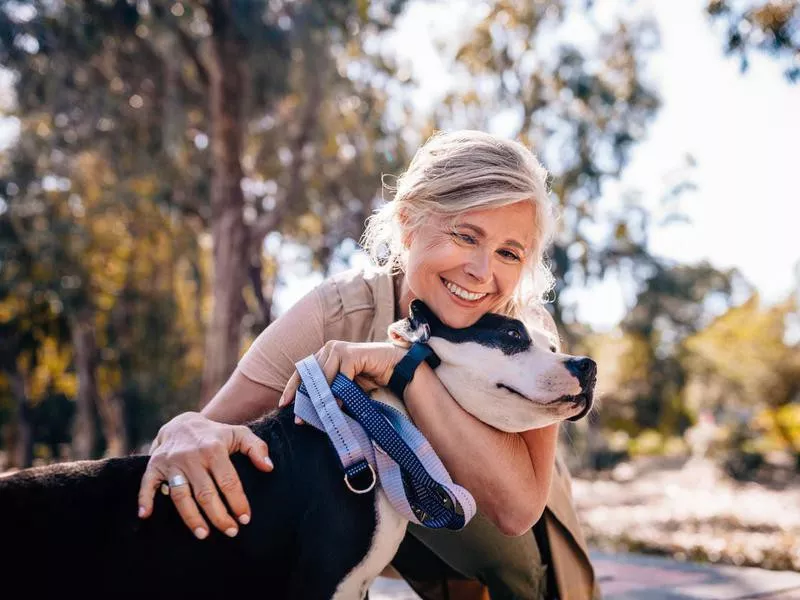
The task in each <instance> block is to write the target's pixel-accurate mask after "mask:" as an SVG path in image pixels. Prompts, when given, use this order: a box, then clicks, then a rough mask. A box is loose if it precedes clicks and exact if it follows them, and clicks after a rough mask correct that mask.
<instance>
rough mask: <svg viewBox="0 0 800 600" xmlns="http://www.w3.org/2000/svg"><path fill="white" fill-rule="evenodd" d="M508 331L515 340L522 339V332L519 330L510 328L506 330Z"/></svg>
mask: <svg viewBox="0 0 800 600" xmlns="http://www.w3.org/2000/svg"><path fill="white" fill-rule="evenodd" d="M506 333H507V334H508V335H510V336H511V337H512V338H514V339H515V340H519V339H522V334H521V333H520V332H519V331H517V330H516V329H509V330H508V331H506Z"/></svg>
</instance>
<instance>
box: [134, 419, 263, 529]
mask: <svg viewBox="0 0 800 600" xmlns="http://www.w3.org/2000/svg"><path fill="white" fill-rule="evenodd" d="M234 452H241V453H242V454H247V455H248V456H249V457H250V460H252V461H253V464H254V465H255V466H256V468H258V469H260V470H262V471H271V470H272V468H273V465H272V462H271V461H270V458H269V450H268V448H267V444H266V443H265V442H264V441H263V440H262V439H261V438H259V437H258V436H257V435H256V434H254V433H253V432H252V431H250V429H248V428H247V427H245V426H243V425H226V424H224V423H217V422H216V421H212V420H210V419H207V418H206V417H204V416H203V415H201V414H200V413H194V412H188V413H184V414H182V415H178V416H177V417H175V418H174V419H172V420H171V421H169V422H168V423H167V424H166V425H164V426H163V427H162V428H161V430H160V431H159V432H158V435H157V436H156V439H155V440H154V441H153V444H152V446H151V447H150V454H151V456H150V462H148V464H147V469H146V470H145V473H144V476H143V477H142V483H141V486H140V488H139V517H140V518H147V517H149V516H150V514H151V513H152V510H153V497H154V496H155V492H156V490H157V489H158V488H159V487H160V486H161V484H162V483H163V482H165V481H168V480H169V478H170V477H175V476H176V475H183V476H184V477H185V478H186V480H187V481H188V484H183V485H178V486H173V487H172V488H170V491H169V495H170V498H172V501H173V503H174V504H175V507H176V508H177V509H178V513H179V514H180V516H181V518H182V519H183V521H184V523H186V525H188V526H189V528H190V529H191V530H192V531H193V532H194V534H195V536H196V537H198V538H199V539H203V538H205V537H206V536H208V525H207V523H206V521H205V519H203V516H202V515H201V513H200V510H199V508H198V506H197V505H198V504H199V505H200V507H202V509H203V512H204V513H205V514H206V516H207V517H208V518H209V519H210V520H211V522H212V523H213V524H214V526H215V527H216V528H217V529H219V530H220V531H224V532H225V533H226V534H227V535H228V536H230V537H233V536H235V535H236V534H237V533H238V531H239V527H238V524H237V522H236V520H234V518H233V517H232V516H231V515H230V514H228V511H227V509H226V507H225V504H224V503H223V502H222V499H221V498H220V497H219V493H218V491H217V488H219V490H221V491H222V493H223V494H225V500H226V501H227V502H228V506H230V508H231V510H232V511H233V513H234V515H236V518H237V520H238V521H239V523H241V524H242V525H246V524H247V523H249V522H250V504H249V503H248V501H247V497H246V496H245V495H244V490H243V489H242V484H241V481H239V476H238V475H237V473H236V469H234V467H233V464H232V463H231V460H230V455H231V454H232V453H234ZM193 494H194V495H193Z"/></svg>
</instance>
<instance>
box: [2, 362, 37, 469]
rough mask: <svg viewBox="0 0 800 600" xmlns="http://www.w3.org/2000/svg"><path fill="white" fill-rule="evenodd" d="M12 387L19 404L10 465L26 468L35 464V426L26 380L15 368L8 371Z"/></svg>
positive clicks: (12, 392)
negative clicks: (26, 389)
mask: <svg viewBox="0 0 800 600" xmlns="http://www.w3.org/2000/svg"><path fill="white" fill-rule="evenodd" d="M7 375H8V379H9V384H10V387H11V395H12V396H13V397H14V400H15V401H16V405H17V411H16V419H15V424H14V425H15V426H14V427H13V446H12V448H11V456H10V457H9V458H10V461H9V465H8V466H9V467H17V468H19V469H25V468H27V467H30V466H31V465H32V464H33V426H32V424H31V419H30V416H31V415H30V412H31V409H30V404H28V398H27V395H26V394H25V380H24V378H23V377H22V374H21V373H20V372H19V371H17V370H14V371H13V372H11V373H7Z"/></svg>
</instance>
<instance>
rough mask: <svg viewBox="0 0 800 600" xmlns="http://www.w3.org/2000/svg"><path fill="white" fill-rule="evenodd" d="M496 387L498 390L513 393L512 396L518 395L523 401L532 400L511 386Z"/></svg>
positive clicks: (497, 385)
mask: <svg viewBox="0 0 800 600" xmlns="http://www.w3.org/2000/svg"><path fill="white" fill-rule="evenodd" d="M495 387H497V388H498V389H503V390H508V391H509V392H511V393H512V394H516V395H517V396H519V397H520V398H522V399H523V400H530V398H528V397H527V396H526V395H525V394H523V393H522V392H520V391H519V390H515V389H514V388H512V387H511V386H510V385H506V384H505V383H496V384H495Z"/></svg>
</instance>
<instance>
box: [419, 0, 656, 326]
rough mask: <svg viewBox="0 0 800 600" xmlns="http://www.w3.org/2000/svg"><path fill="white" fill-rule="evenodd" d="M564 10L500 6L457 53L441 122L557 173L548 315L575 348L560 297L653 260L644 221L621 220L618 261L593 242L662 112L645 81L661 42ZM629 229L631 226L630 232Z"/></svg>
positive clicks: (511, 2) (627, 25) (640, 26)
mask: <svg viewBox="0 0 800 600" xmlns="http://www.w3.org/2000/svg"><path fill="white" fill-rule="evenodd" d="M567 20H571V21H575V20H582V21H583V23H584V24H586V25H588V27H589V28H592V27H594V30H593V31H594V34H595V39H594V41H593V42H592V43H591V44H586V45H583V46H577V45H575V44H574V43H571V42H570V37H569V36H568V35H562V34H561V32H562V31H563V30H564V29H565V28H563V26H564V24H565V21H567ZM592 23H593V22H592V21H591V19H590V18H586V17H584V16H583V15H581V11H579V10H577V9H573V8H572V7H571V6H570V5H569V4H568V3H566V2H557V3H531V2H523V1H520V0H495V1H494V2H491V3H490V4H489V8H488V10H487V11H486V16H485V17H484V18H483V19H481V21H480V22H479V24H478V25H477V27H476V28H475V29H474V31H472V32H471V33H470V35H469V36H468V38H467V40H466V41H465V42H464V43H463V44H461V45H460V47H459V49H458V51H457V53H456V55H455V59H454V64H453V67H452V70H453V71H454V72H456V73H458V74H459V75H461V76H462V78H461V79H460V82H461V83H459V84H457V85H456V88H455V89H453V90H452V92H451V93H449V94H448V96H447V98H446V101H445V103H444V104H443V106H442V108H441V109H440V110H439V111H437V113H436V114H435V118H436V122H437V125H448V126H452V125H457V126H470V127H475V128H491V127H492V124H493V123H496V122H497V119H498V116H503V117H504V129H506V130H508V132H510V135H511V136H512V137H516V138H518V139H520V140H521V141H522V142H524V143H525V144H526V145H528V146H529V147H532V148H533V149H534V151H535V152H536V153H537V154H538V155H539V156H540V158H541V159H542V160H543V162H544V163H545V166H546V167H547V168H548V169H549V171H550V172H551V173H552V185H551V187H552V192H553V196H554V198H555V200H556V201H557V202H558V204H559V205H560V209H561V213H562V215H563V218H562V220H561V223H560V226H561V229H560V231H559V233H558V237H557V238H556V240H555V244H554V246H553V248H552V253H551V260H552V266H553V270H554V273H555V275H556V277H557V287H556V292H557V293H556V296H555V299H554V302H553V303H552V310H553V313H554V317H555V320H556V323H557V324H558V326H559V330H560V331H561V332H562V333H563V335H564V336H565V337H566V338H567V341H570V342H575V341H576V339H577V338H576V335H573V333H572V332H571V330H570V328H569V326H568V322H567V319H566V318H565V315H564V306H563V304H562V301H561V299H560V294H559V293H558V292H560V291H561V290H563V289H564V288H565V287H566V286H569V285H578V284H581V283H583V282H588V281H592V280H594V279H598V278H602V277H603V275H604V274H605V272H606V271H607V270H608V269H609V268H612V267H613V266H614V265H617V264H619V263H620V261H622V260H623V259H624V258H625V257H626V256H642V255H644V256H645V258H647V257H649V254H648V253H647V250H646V246H644V245H643V244H641V243H636V241H635V240H634V239H633V234H634V231H635V230H636V225H635V220H636V219H637V218H638V216H639V214H640V211H637V210H635V208H634V209H633V210H629V211H627V212H625V213H622V214H620V215H618V217H617V218H618V219H619V222H618V223H616V224H612V225H611V231H612V235H614V234H618V235H619V236H620V237H624V239H625V242H626V243H625V244H621V243H620V244H617V245H616V251H615V252H609V251H603V248H604V247H605V246H606V245H605V244H598V243H595V242H593V241H592V239H593V238H594V237H596V234H590V233H589V229H590V228H591V227H592V226H595V227H596V226H597V225H598V224H603V223H607V221H608V215H606V214H604V212H603V209H602V208H600V207H599V205H598V200H599V198H600V193H601V189H602V186H603V184H604V182H606V181H609V180H613V179H617V178H619V177H620V175H621V174H622V172H623V170H624V169H625V166H626V164H627V162H628V158H629V155H630V151H631V149H632V148H633V146H634V145H635V144H636V143H637V141H638V140H639V139H641V138H642V136H643V135H644V133H645V131H646V128H647V125H648V123H649V122H650V120H651V119H652V118H653V117H654V116H655V114H656V112H657V110H658V108H659V104H660V102H659V98H658V95H657V93H656V91H655V90H654V89H652V88H651V87H649V86H648V85H646V84H645V83H644V81H643V80H642V77H641V70H642V63H643V61H644V57H645V55H646V54H647V52H649V51H650V50H652V49H653V48H654V47H655V46H656V44H657V41H658V34H657V31H656V29H655V27H654V25H653V23H650V22H647V21H640V22H625V21H623V20H619V21H617V22H616V23H615V24H614V25H613V26H612V27H611V28H610V29H603V28H600V27H599V26H593V25H592ZM629 221H631V222H630V223H629Z"/></svg>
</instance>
